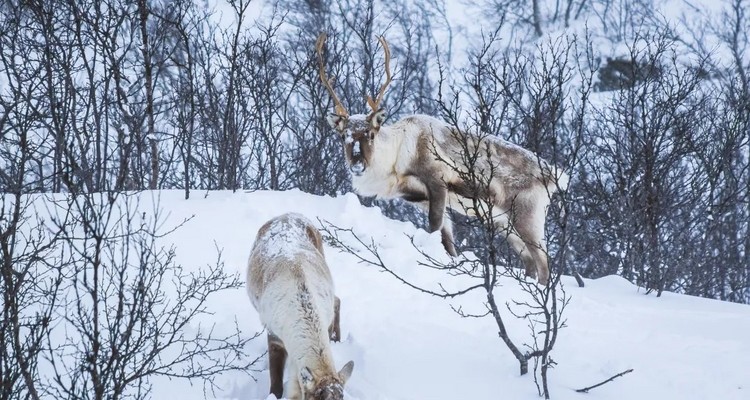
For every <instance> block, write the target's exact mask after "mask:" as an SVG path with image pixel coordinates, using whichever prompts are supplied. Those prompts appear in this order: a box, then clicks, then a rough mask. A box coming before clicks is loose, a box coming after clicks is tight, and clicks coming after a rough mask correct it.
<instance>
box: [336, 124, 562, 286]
mask: <svg viewBox="0 0 750 400" xmlns="http://www.w3.org/2000/svg"><path fill="white" fill-rule="evenodd" d="M384 119H385V112H384V111H383V110H382V109H380V110H378V111H377V112H372V113H371V114H369V115H366V116H365V115H361V114H360V115H352V116H340V115H330V116H329V117H328V122H329V124H330V125H331V127H333V128H334V129H336V131H337V132H338V133H339V135H340V136H341V139H342V142H343V147H344V152H345V156H346V161H347V163H348V165H349V171H350V172H351V176H352V186H353V187H354V190H356V191H357V193H359V194H361V195H363V196H377V197H380V198H402V199H404V200H407V201H410V202H414V203H416V204H417V205H419V206H420V207H421V208H422V209H424V210H425V211H427V213H428V220H429V230H430V232H434V231H437V230H438V229H439V230H441V233H442V242H443V245H444V246H445V249H446V251H447V252H448V253H450V254H451V255H456V250H455V247H454V244H453V230H452V224H451V221H450V218H449V216H448V215H447V213H445V208H446V207H450V208H452V209H453V210H456V211H458V212H460V213H462V214H465V215H475V213H476V209H475V208H474V207H473V199H474V198H477V200H484V199H491V201H492V206H493V207H492V209H493V211H492V218H493V221H494V222H495V223H496V224H497V225H498V227H499V228H500V229H501V230H502V231H503V232H505V233H506V238H507V240H508V241H509V243H510V244H511V246H512V247H513V249H514V250H515V251H516V252H517V253H518V254H519V255H520V257H521V260H522V261H523V264H524V267H525V270H526V275H528V276H531V277H535V276H537V277H538V281H539V283H541V284H544V285H546V284H547V282H548V279H549V269H548V266H547V254H546V247H545V242H544V220H545V216H546V209H547V206H548V205H549V202H550V195H551V194H552V193H554V192H555V191H556V190H557V188H558V187H565V186H566V185H567V180H568V177H567V175H565V174H564V173H563V172H562V171H559V170H558V169H557V168H555V167H554V166H551V165H550V164H548V163H547V162H546V161H544V160H541V159H539V158H538V157H537V156H536V155H534V154H533V153H531V152H530V151H528V150H526V149H524V148H521V147H519V146H517V145H515V144H512V143H509V142H507V141H504V140H502V139H499V138H496V137H486V138H481V139H480V138H479V137H477V136H475V135H472V134H470V133H465V132H459V131H456V130H455V129H454V128H452V127H450V126H448V125H447V124H445V123H444V122H442V121H440V120H438V119H436V118H433V117H429V116H426V115H413V116H409V117H406V118H403V119H401V120H400V121H398V122H396V123H394V124H391V125H388V126H384V125H382V124H383V120H384ZM477 147H479V150H478V154H479V158H478V160H477V162H476V164H475V165H474V170H475V172H476V173H477V174H478V175H480V176H481V175H485V176H487V177H489V176H490V174H491V176H492V180H491V182H489V185H488V189H489V192H490V193H482V194H479V193H476V192H477V190H472V189H471V183H470V182H466V181H464V180H463V179H462V176H464V177H465V176H467V175H466V173H467V172H468V167H467V166H466V161H465V155H464V153H465V152H466V150H467V149H468V151H469V152H470V153H473V151H474V150H475V149H477ZM490 171H492V172H490ZM481 208H482V209H483V210H487V209H488V208H487V207H486V206H485V207H481Z"/></svg>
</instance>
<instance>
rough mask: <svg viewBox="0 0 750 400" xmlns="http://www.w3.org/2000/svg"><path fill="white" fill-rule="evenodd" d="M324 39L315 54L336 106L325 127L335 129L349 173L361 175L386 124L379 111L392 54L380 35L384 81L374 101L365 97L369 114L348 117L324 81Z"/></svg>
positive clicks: (383, 111) (321, 78)
mask: <svg viewBox="0 0 750 400" xmlns="http://www.w3.org/2000/svg"><path fill="white" fill-rule="evenodd" d="M325 40H326V34H325V33H321V34H320V36H318V43H317V45H316V50H317V52H318V64H319V73H320V80H321V81H323V85H325V87H326V89H328V93H330V95H331V97H332V98H333V103H334V105H335V107H336V112H335V113H334V114H330V115H328V117H327V120H328V124H329V125H331V127H332V128H333V129H335V130H336V131H337V132H338V133H339V136H340V137H341V140H342V143H343V145H344V155H345V156H346V161H347V163H348V164H349V171H350V172H351V173H352V174H354V175H357V176H359V175H362V173H364V172H365V170H366V169H367V167H368V165H369V164H370V163H371V160H372V148H373V139H375V136H376V135H377V134H378V132H380V127H381V126H382V124H383V121H385V116H386V114H385V110H383V109H382V108H380V103H381V101H383V95H384V94H385V89H386V88H387V87H388V85H389V84H390V83H391V69H390V61H391V51H390V49H389V48H388V42H386V41H385V38H383V37H382V36H381V37H379V38H378V41H379V42H380V44H381V45H382V46H383V52H384V53H385V73H386V79H385V82H384V83H383V85H382V86H380V91H379V92H378V96H377V100H373V99H372V97H370V96H367V104H368V105H369V106H370V108H371V109H372V112H370V114H368V115H363V114H357V115H352V116H350V115H349V113H348V112H347V111H346V108H344V105H343V104H341V100H339V98H338V96H336V93H335V92H334V91H333V87H332V85H331V82H330V81H329V80H328V79H327V77H326V73H325V66H324V63H323V44H324V43H325Z"/></svg>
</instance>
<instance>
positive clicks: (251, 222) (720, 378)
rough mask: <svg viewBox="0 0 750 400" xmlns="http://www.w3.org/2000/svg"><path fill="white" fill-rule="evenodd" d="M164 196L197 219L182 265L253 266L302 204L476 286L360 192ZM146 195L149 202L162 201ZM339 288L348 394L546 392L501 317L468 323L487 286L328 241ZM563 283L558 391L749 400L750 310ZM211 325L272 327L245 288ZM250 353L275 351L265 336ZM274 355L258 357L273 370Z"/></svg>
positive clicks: (159, 393)
mask: <svg viewBox="0 0 750 400" xmlns="http://www.w3.org/2000/svg"><path fill="white" fill-rule="evenodd" d="M142 196H149V197H150V196H155V197H158V198H159V201H160V204H161V206H162V207H163V209H164V210H165V211H168V212H169V217H168V221H170V222H169V223H174V224H176V223H177V222H179V221H181V220H182V219H184V218H187V217H190V216H193V215H194V217H193V218H192V219H191V220H190V221H189V222H187V223H186V224H185V225H184V226H183V227H181V228H180V229H178V230H177V231H176V232H174V233H172V234H171V235H169V236H167V237H166V238H164V244H170V243H174V245H175V246H176V251H177V261H178V262H179V263H181V264H182V265H183V266H184V267H185V268H189V269H190V268H192V269H198V268H202V267H204V266H205V265H206V264H209V263H212V262H214V261H215V259H216V254H217V250H216V249H217V247H218V248H221V249H223V258H224V260H225V263H226V264H225V265H226V268H227V269H228V270H230V271H231V272H235V271H236V272H237V273H240V274H243V276H244V269H245V267H246V261H247V257H248V255H249V254H250V249H251V246H252V243H253V240H254V238H255V233H256V232H257V230H258V228H259V227H260V226H261V225H262V224H263V223H264V222H265V221H267V220H268V219H269V218H271V217H273V216H276V215H279V214H282V213H285V212H289V211H295V212H299V213H302V214H304V215H306V216H307V217H309V218H310V219H311V220H313V221H317V220H318V218H320V219H321V220H327V221H330V222H331V223H333V224H335V225H337V226H340V227H347V228H349V227H350V228H353V229H354V231H355V232H356V233H357V234H358V235H360V236H362V237H365V238H367V239H369V238H373V239H374V241H375V243H377V245H378V246H379V248H380V251H381V255H382V257H383V259H384V261H385V262H386V263H387V264H388V265H389V266H391V267H393V268H394V269H395V270H396V271H398V272H399V273H401V274H403V275H404V276H405V277H406V278H407V279H412V280H414V281H416V282H418V283H420V284H422V285H426V286H430V287H436V285H437V284H438V283H439V282H440V283H443V284H446V285H449V286H460V285H462V284H465V283H467V282H463V281H460V280H456V279H455V278H451V277H447V276H444V275H442V274H440V273H438V272H436V271H432V270H428V269H427V268H424V267H420V266H418V265H417V263H416V260H417V259H418V258H419V254H418V252H417V251H416V250H415V249H414V248H413V247H412V246H411V244H410V243H409V240H408V238H407V236H405V235H407V234H408V235H414V236H415V242H416V243H417V245H418V246H420V247H421V248H422V249H423V250H424V251H426V252H428V253H430V254H434V255H436V256H439V257H444V251H443V248H442V245H441V244H440V239H439V234H432V235H431V234H428V233H427V232H425V231H423V230H420V229H417V228H416V227H415V226H413V225H412V224H409V223H404V222H398V221H392V220H389V219H387V218H385V217H383V216H382V215H381V214H380V212H379V210H378V209H377V208H365V207H362V206H361V205H360V204H359V202H358V200H357V198H356V197H355V196H354V195H352V194H348V195H345V196H341V197H338V198H330V197H320V196H313V195H309V194H305V193H302V192H299V191H288V192H255V193H231V192H209V193H205V192H193V194H192V198H191V199H190V200H184V199H183V193H182V192H179V191H162V192H154V193H151V192H146V193H144V194H142ZM149 203H150V201H142V202H141V204H144V205H145V204H149ZM325 250H326V255H327V260H328V263H329V266H330V268H331V271H332V273H333V277H334V282H335V284H336V292H337V295H338V296H339V297H340V298H341V300H342V309H341V312H342V316H341V328H342V336H343V341H342V342H341V343H334V344H332V346H333V352H334V356H335V358H336V363H337V367H341V366H342V365H343V364H344V363H345V362H346V361H348V360H353V361H354V363H355V367H354V373H353V375H352V378H351V379H350V381H349V382H348V384H347V387H346V393H347V395H348V398H349V399H355V400H366V399H367V400H370V399H382V400H385V399H404V400H413V399H435V400H439V399H451V400H453V399H499V398H502V399H535V398H538V397H537V394H536V388H535V386H534V382H533V377H532V376H531V374H529V375H526V376H519V375H518V366H517V362H516V360H515V359H514V358H513V356H512V355H511V354H510V352H509V351H508V350H507V349H506V347H505V346H504V345H503V343H502V342H501V341H500V339H499V338H498V336H497V330H496V328H495V327H494V322H493V321H492V320H490V319H487V318H484V319H466V318H461V317H459V316H458V315H457V314H455V313H454V312H453V311H452V310H451V309H450V305H451V304H452V305H454V306H463V307H464V309H465V310H466V311H468V312H472V311H473V312H481V311H483V305H482V302H481V301H482V296H481V293H478V292H477V293H476V295H470V296H467V297H465V298H462V299H460V300H458V301H451V302H449V301H446V300H442V299H439V298H435V297H430V296H428V295H426V294H422V293H418V292H415V291H414V290H412V289H409V288H408V287H406V286H404V285H402V284H400V283H399V282H398V281H396V280H395V279H394V278H393V277H392V276H390V275H388V274H386V273H383V272H381V271H378V270H377V269H376V268H374V267H371V266H366V265H361V264H358V263H357V261H356V260H355V258H354V257H353V256H351V255H348V254H343V253H340V252H339V251H338V250H337V249H335V248H332V247H330V246H326V249H325ZM563 284H564V285H565V287H566V290H567V292H568V294H569V295H571V296H572V301H571V303H570V305H569V306H568V308H567V310H566V315H567V319H568V327H567V328H565V329H564V330H562V331H561V333H560V337H559V339H558V344H557V347H556V348H555V351H554V353H553V358H554V360H555V361H556V362H557V363H558V365H557V366H556V367H555V369H554V370H552V372H551V376H550V384H551V386H550V390H551V393H552V398H553V399H584V398H587V399H617V400H626V399H627V400H631V399H681V400H683V399H723V400H730V399H738V400H739V399H748V398H750V339H748V338H750V333H748V332H750V306H747V305H739V304H732V303H725V302H720V301H715V300H708V299H702V298H696V297H690V296H683V295H676V294H672V293H665V294H664V295H663V296H662V297H661V298H657V297H655V296H653V295H644V293H643V291H642V290H641V291H639V289H638V288H637V287H635V286H633V285H631V284H630V283H628V282H627V281H625V280H623V279H621V278H618V277H607V278H602V279H597V280H587V281H586V287H585V288H578V287H577V286H576V285H575V282H574V280H573V279H572V278H568V277H565V278H564V279H563ZM501 285H502V286H501V287H499V288H498V289H497V290H496V296H498V297H499V299H498V300H499V301H502V302H503V303H504V302H505V301H507V300H508V299H512V298H514V297H515V296H519V295H520V294H519V293H520V291H519V289H518V288H517V287H516V284H515V283H513V282H512V281H510V280H508V281H501ZM210 307H211V308H212V310H213V311H214V312H215V314H214V315H213V320H212V322H215V323H216V324H217V327H218V329H222V328H223V327H225V328H227V327H230V326H232V324H233V320H234V319H235V318H237V319H238V320H239V322H240V326H241V328H242V329H243V330H245V331H246V332H247V334H248V335H251V334H253V333H255V332H257V331H260V330H261V329H262V326H261V324H260V322H259V320H258V315H257V313H256V312H255V310H254V309H253V307H252V306H251V304H250V301H249V300H248V298H247V295H246V293H245V291H244V289H238V290H236V291H234V292H225V293H223V294H222V295H220V296H216V297H215V298H213V299H212V302H211V304H210ZM506 319H507V323H508V325H509V330H510V332H511V335H512V337H513V339H514V340H516V341H517V342H519V343H523V342H528V340H529V339H530V338H529V333H528V328H527V327H526V326H525V323H523V322H522V321H519V320H516V319H514V318H512V317H511V316H508V317H507V318H506ZM252 346H253V348H251V349H250V352H251V353H253V354H261V353H262V352H263V351H265V346H266V341H265V338H264V337H263V338H260V339H259V340H255V341H254V342H253V343H252ZM265 362H266V361H265V360H263V361H262V362H261V365H259V367H260V368H265ZM629 368H632V369H634V372H632V373H630V374H628V375H625V376H624V377H621V378H619V379H617V380H615V381H613V382H610V383H608V384H606V385H604V386H602V387H599V388H597V389H594V390H593V391H591V392H590V393H588V394H580V393H576V392H575V389H577V388H581V387H585V386H589V385H591V384H594V383H597V382H599V381H601V380H603V379H606V378H608V377H609V376H611V375H614V374H615V373H618V372H621V371H623V370H626V369H629ZM267 374H268V372H267V371H266V370H263V371H260V372H257V373H254V374H253V375H254V377H255V378H256V379H257V382H256V381H253V380H252V379H248V378H247V377H243V376H239V375H237V374H228V375H226V376H223V377H221V378H220V379H218V380H217V383H218V384H219V386H220V390H219V391H217V392H216V393H215V394H209V395H211V396H214V395H215V396H217V397H220V398H226V399H230V398H236V399H266V398H267V396H268V390H269V382H268V375H267ZM154 383H155V387H154V392H153V397H154V398H155V399H167V398H179V399H181V400H190V399H200V398H203V397H204V391H203V390H202V386H201V385H200V384H199V383H197V382H195V383H193V385H194V386H191V385H190V384H189V383H188V382H184V381H177V380H166V379H164V380H156V381H154Z"/></svg>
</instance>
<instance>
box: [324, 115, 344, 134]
mask: <svg viewBox="0 0 750 400" xmlns="http://www.w3.org/2000/svg"><path fill="white" fill-rule="evenodd" d="M326 120H327V121H328V125H330V126H331V128H333V129H336V130H337V131H339V132H343V131H344V129H346V123H347V118H346V117H342V116H340V115H336V114H328V117H326Z"/></svg>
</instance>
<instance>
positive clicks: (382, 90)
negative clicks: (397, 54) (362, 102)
mask: <svg viewBox="0 0 750 400" xmlns="http://www.w3.org/2000/svg"><path fill="white" fill-rule="evenodd" d="M378 41H379V42H380V45H381V46H383V52H384V53H385V82H384V83H383V85H382V86H380V91H379V92H378V99H377V100H373V99H372V97H370V96H367V104H368V105H370V108H372V111H373V112H377V111H378V110H379V109H380V102H381V101H383V95H385V89H386V88H387V87H388V85H390V84H391V50H390V49H389V48H388V42H386V41H385V38H384V37H383V36H380V37H379V38H378Z"/></svg>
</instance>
